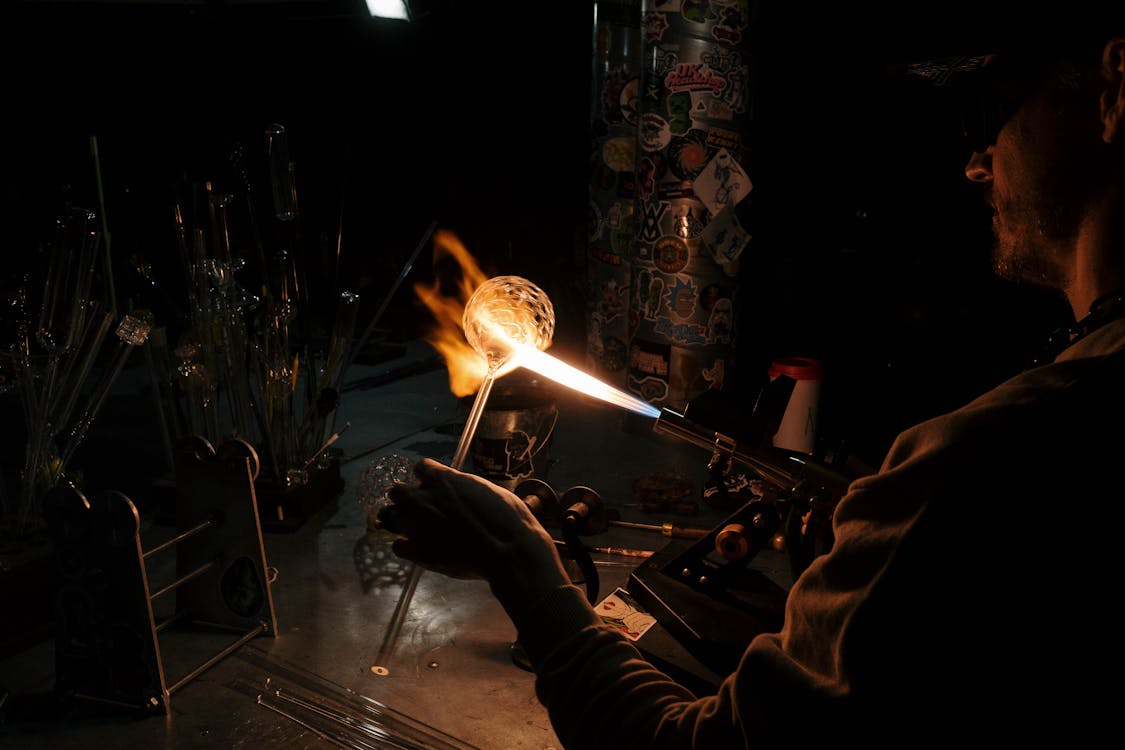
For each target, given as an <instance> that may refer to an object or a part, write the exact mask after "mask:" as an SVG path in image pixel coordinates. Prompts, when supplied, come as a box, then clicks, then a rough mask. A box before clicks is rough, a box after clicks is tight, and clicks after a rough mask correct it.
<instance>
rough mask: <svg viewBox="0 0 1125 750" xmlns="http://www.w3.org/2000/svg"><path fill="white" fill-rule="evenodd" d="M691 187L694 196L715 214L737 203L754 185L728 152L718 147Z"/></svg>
mask: <svg viewBox="0 0 1125 750" xmlns="http://www.w3.org/2000/svg"><path fill="white" fill-rule="evenodd" d="M692 187H693V189H694V190H695V196H696V197H697V198H699V200H700V201H701V202H702V203H703V205H705V206H707V210H708V211H710V212H711V215H712V216H715V215H717V214H718V213H719V212H720V211H722V210H723V209H724V208H726V207H728V206H735V205H737V204H738V203H739V202H740V201H741V200H742V199H743V198H745V197H746V196H747V195H749V194H750V191H751V190H752V189H753V187H754V186H753V185H752V184H751V182H750V178H749V177H748V176H747V174H746V172H744V171H743V170H742V166H741V165H740V164H739V163H738V162H737V161H736V160H735V158H734V157H733V156H731V155H730V152H729V151H727V150H726V149H720V150H719V153H717V154H715V158H714V159H712V160H711V162H710V163H709V164H708V165H707V167H706V169H704V170H703V171H702V173H700V175H699V176H698V177H697V178H696V179H695V183H694V185H693V186H692Z"/></svg>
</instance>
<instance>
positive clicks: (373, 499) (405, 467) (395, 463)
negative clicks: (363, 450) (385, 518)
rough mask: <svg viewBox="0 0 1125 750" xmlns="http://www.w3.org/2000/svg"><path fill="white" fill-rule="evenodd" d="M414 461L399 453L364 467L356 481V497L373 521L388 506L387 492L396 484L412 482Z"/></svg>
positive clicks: (378, 457) (369, 518)
mask: <svg viewBox="0 0 1125 750" xmlns="http://www.w3.org/2000/svg"><path fill="white" fill-rule="evenodd" d="M413 468H414V461H413V460H412V459H410V458H407V457H406V456H403V455H400V454H398V453H390V454H387V455H385V456H377V457H375V458H373V459H371V461H370V462H369V463H368V464H367V465H366V466H364V467H363V469H362V470H361V471H360V473H359V479H358V480H357V481H356V487H355V495H356V500H357V501H358V502H359V506H360V507H361V508H363V512H364V513H366V514H367V518H368V520H369V521H373V520H374V519H375V518H376V517H377V516H378V514H379V510H380V508H382V507H383V506H384V505H386V504H387V491H388V490H390V489H391V487H393V486H394V485H395V483H396V482H403V483H406V482H410V481H411V480H412V479H413V477H414V473H413V471H412V470H413Z"/></svg>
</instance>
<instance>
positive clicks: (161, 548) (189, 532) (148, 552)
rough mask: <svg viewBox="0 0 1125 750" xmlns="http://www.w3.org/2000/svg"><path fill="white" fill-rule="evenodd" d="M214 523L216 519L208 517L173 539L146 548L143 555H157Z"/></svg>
mask: <svg viewBox="0 0 1125 750" xmlns="http://www.w3.org/2000/svg"><path fill="white" fill-rule="evenodd" d="M214 525H215V519H213V518H208V519H207V520H206V521H204V522H203V523H201V524H199V525H198V526H194V527H192V528H190V529H188V530H187V531H185V532H184V533H182V534H180V535H178V536H174V537H172V538H171V539H169V540H168V541H166V542H162V543H160V544H158V545H156V546H155V547H153V548H152V549H150V550H145V551H144V553H142V557H144V558H145V559H148V558H149V557H151V556H153V555H155V554H156V553H157V552H163V551H164V550H166V549H168V548H169V547H171V546H174V545H176V544H179V543H180V542H182V541H183V540H185V539H187V538H189V537H192V536H195V535H196V534H198V533H199V532H201V531H204V530H206V529H209V528H211V527H212V526H214Z"/></svg>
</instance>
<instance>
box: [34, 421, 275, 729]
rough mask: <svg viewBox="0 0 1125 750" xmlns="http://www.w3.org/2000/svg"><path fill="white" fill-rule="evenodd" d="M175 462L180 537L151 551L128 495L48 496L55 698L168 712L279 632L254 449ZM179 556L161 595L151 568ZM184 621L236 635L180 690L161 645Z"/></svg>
mask: <svg viewBox="0 0 1125 750" xmlns="http://www.w3.org/2000/svg"><path fill="white" fill-rule="evenodd" d="M175 462H176V476H177V482H176V487H177V503H176V516H177V526H176V528H177V534H176V536H174V537H173V538H171V539H168V540H166V541H164V542H162V543H160V544H157V545H155V546H153V547H151V548H149V549H145V548H144V547H143V546H142V544H141V538H140V514H139V513H138V512H137V508H136V506H135V505H134V504H133V502H132V501H131V500H130V499H129V498H128V497H126V496H125V495H124V494H122V493H120V492H107V493H103V494H101V495H97V496H92V497H89V498H88V497H86V496H84V495H83V494H82V493H81V492H80V491H78V490H77V489H76V488H75V487H74V486H73V485H69V486H63V487H60V488H57V489H56V490H54V491H53V492H52V493H51V495H50V496H49V498H48V501H47V504H46V509H47V513H46V515H47V518H48V524H49V528H50V531H51V538H52V542H53V545H54V553H55V561H56V564H57V573H58V585H57V588H56V596H55V613H56V645H55V664H56V666H55V670H56V685H55V692H56V695H57V697H60V698H63V699H68V700H69V699H71V698H74V699H84V700H92V701H97V702H100V703H105V704H111V705H116V706H120V707H123V708H132V709H141V710H144V711H147V712H150V713H165V714H166V713H168V712H169V710H170V704H171V696H172V694H173V693H175V692H176V691H177V690H179V689H180V688H181V687H183V686H184V685H186V684H187V683H188V682H190V681H191V680H193V679H195V678H196V677H198V676H199V675H200V674H202V673H203V672H204V671H205V670H207V669H209V668H211V667H212V666H214V665H215V664H217V663H218V662H219V661H221V660H222V659H224V658H225V657H227V656H229V655H230V654H231V653H233V652H234V651H235V650H237V649H238V648H239V647H241V646H242V645H243V644H245V643H247V642H249V641H250V640H252V639H253V638H256V637H258V636H262V635H271V636H274V635H276V634H277V619H276V615H275V614H274V607H273V598H272V596H271V593H270V584H271V582H272V579H273V575H272V573H271V571H270V569H269V568H267V567H266V559H265V551H264V548H263V545H262V534H261V528H260V526H259V521H258V509H257V500H256V498H255V495H254V475H255V474H256V473H257V456H256V455H255V454H254V453H253V449H252V448H250V447H249V446H248V445H246V444H244V443H240V442H236V443H234V444H229V445H224V447H223V450H222V451H221V452H220V453H219V454H218V455H216V452H215V451H214V449H213V448H212V447H211V445H210V444H209V443H208V442H207V441H206V440H203V439H202V438H195V439H194V441H193V444H192V445H190V446H188V447H186V448H183V449H180V450H179V451H178V452H177V454H176V456H175ZM173 550H174V553H175V578H174V580H172V581H171V582H169V583H167V584H166V585H163V586H161V587H159V588H156V589H155V590H154V588H153V586H152V584H151V583H150V569H149V564H150V563H151V562H152V560H153V558H156V557H157V556H159V555H161V554H162V553H167V552H171V551H173ZM172 592H175V606H174V608H173V609H172V612H173V614H171V615H170V616H166V617H163V618H162V619H159V620H158V617H157V614H156V610H155V609H154V603H156V602H157V601H158V600H159V601H160V602H165V601H167V599H164V598H163V597H166V596H167V595H168V594H170V593H172ZM164 609H166V608H164ZM162 611H163V609H162ZM186 622H191V623H194V624H195V625H198V626H205V627H207V628H208V629H213V630H219V631H223V632H230V633H234V634H235V636H236V637H235V640H234V641H233V642H231V643H229V645H226V646H225V647H223V648H221V649H220V650H219V651H218V652H217V653H214V654H213V655H211V656H209V657H207V658H205V659H204V660H203V661H202V662H201V663H199V664H198V665H197V666H195V667H193V668H189V669H187V670H185V671H183V674H181V675H179V676H177V677H175V679H174V680H173V679H170V678H169V677H168V675H167V674H166V670H165V660H164V658H163V656H162V655H161V644H160V635H161V634H162V633H163V632H164V631H165V630H166V629H167V628H169V626H171V625H172V624H173V623H186Z"/></svg>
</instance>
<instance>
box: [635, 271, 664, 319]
mask: <svg viewBox="0 0 1125 750" xmlns="http://www.w3.org/2000/svg"><path fill="white" fill-rule="evenodd" d="M635 287H636V294H633V295H632V297H631V299H633V300H636V302H637V310H638V311H639V312H640V313H641V317H643V318H644V319H645V320H656V318H657V317H658V316H659V315H660V305H661V303H662V302H663V301H664V278H663V277H662V276H661V275H660V274H654V273H652V272H651V271H649V270H648V269H647V268H642V269H640V270H639V271H637V281H636V284H635Z"/></svg>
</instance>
